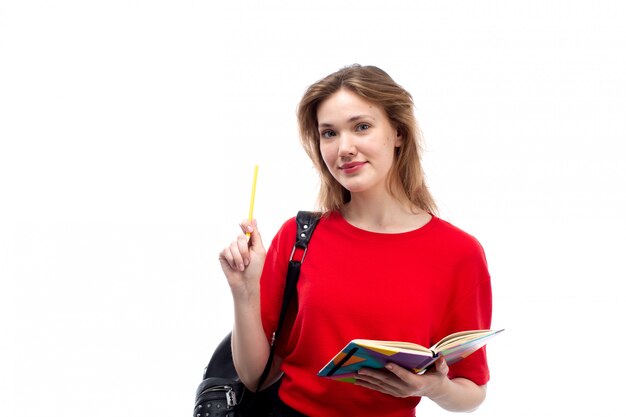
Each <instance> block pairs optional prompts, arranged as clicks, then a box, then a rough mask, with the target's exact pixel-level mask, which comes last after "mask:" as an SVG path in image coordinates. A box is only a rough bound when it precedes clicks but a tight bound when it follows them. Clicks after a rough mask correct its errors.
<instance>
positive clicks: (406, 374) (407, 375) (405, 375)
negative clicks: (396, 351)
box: [385, 363, 415, 383]
mask: <svg viewBox="0 0 626 417" xmlns="http://www.w3.org/2000/svg"><path fill="white" fill-rule="evenodd" d="M385 369H387V370H389V371H391V373H393V374H394V375H395V376H397V377H398V378H400V379H401V380H402V381H404V382H406V383H411V378H415V374H414V373H413V372H411V371H409V370H407V369H404V368H403V367H401V366H398V365H396V364H395V363H388V364H386V365H385Z"/></svg>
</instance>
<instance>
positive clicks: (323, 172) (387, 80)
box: [297, 64, 437, 213]
mask: <svg viewBox="0 0 626 417" xmlns="http://www.w3.org/2000/svg"><path fill="white" fill-rule="evenodd" d="M340 89H347V90H349V91H351V92H353V93H355V94H357V95H359V96H360V97H362V98H363V99H365V100H367V101H369V102H371V103H373V104H375V105H378V106H379V107H380V108H382V109H383V111H384V112H385V114H386V115H387V117H388V118H389V120H390V122H391V123H392V125H393V126H394V127H396V128H397V129H398V132H399V133H400V135H401V136H402V144H401V146H400V147H399V148H396V153H395V155H394V163H393V166H392V168H391V172H390V175H389V178H388V183H387V187H388V189H389V190H390V192H391V193H392V195H395V197H396V198H399V199H400V198H402V197H406V198H408V200H409V201H410V202H411V203H412V204H414V205H415V206H416V207H418V208H420V209H422V210H426V211H428V212H430V213H436V212H437V206H436V204H435V201H434V199H433V197H432V195H431V194H430V191H429V190H428V187H427V186H426V182H425V178H424V172H423V170H422V164H421V153H422V135H421V131H420V129H419V127H418V124H417V120H416V118H415V115H414V113H413V98H412V97H411V94H410V93H409V92H407V91H406V90H405V89H404V88H402V87H401V86H400V85H398V84H397V83H396V82H395V81H394V80H393V79H392V78H391V77H390V76H389V75H388V74H387V73H386V72H385V71H383V70H381V69H380V68H377V67H374V66H361V65H358V64H355V65H351V66H348V67H345V68H342V69H340V70H339V71H337V72H334V73H332V74H330V75H328V76H327V77H325V78H323V79H321V80H319V81H317V82H316V83H314V84H313V85H311V86H310V87H309V88H308V89H307V90H306V92H305V93H304V96H303V97H302V99H301V100H300V103H299V104H298V111H297V114H298V125H299V129H300V141H301V142H302V146H303V147H304V150H305V151H306V153H307V155H309V158H311V160H312V161H313V163H314V164H315V167H316V168H317V170H318V172H319V175H320V182H321V183H320V191H319V195H318V204H319V206H320V208H321V209H322V211H324V212H328V211H332V210H341V209H342V208H343V207H344V206H345V204H346V203H348V202H349V201H350V192H349V191H348V190H347V189H345V188H344V187H343V186H342V185H341V184H339V182H337V181H336V180H335V178H333V176H332V175H331V173H330V171H329V170H328V168H327V167H326V164H325V163H324V161H323V159H322V155H321V153H320V146H319V145H320V143H319V142H320V136H319V131H318V126H317V109H318V107H319V105H320V104H321V103H322V102H323V101H324V100H326V99H327V98H328V97H330V96H331V95H332V94H334V93H336V92H337V91H339V90H340ZM397 190H402V192H403V194H404V195H403V196H401V195H397V192H398V191H397Z"/></svg>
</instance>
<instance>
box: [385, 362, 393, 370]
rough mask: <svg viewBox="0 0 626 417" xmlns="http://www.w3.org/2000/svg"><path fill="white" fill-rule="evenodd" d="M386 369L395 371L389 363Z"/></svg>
mask: <svg viewBox="0 0 626 417" xmlns="http://www.w3.org/2000/svg"><path fill="white" fill-rule="evenodd" d="M385 368H387V369H389V370H390V371H391V370H392V369H393V366H392V365H391V364H390V363H388V364H387V365H385Z"/></svg>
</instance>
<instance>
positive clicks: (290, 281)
mask: <svg viewBox="0 0 626 417" xmlns="http://www.w3.org/2000/svg"><path fill="white" fill-rule="evenodd" d="M318 221H319V213H313V212H308V211H299V212H298V215H297V216H296V223H297V235H296V243H295V244H294V247H293V250H292V251H291V259H289V266H288V269H287V278H286V279H287V282H286V284H285V292H284V294H283V302H282V306H281V311H280V317H279V320H278V326H277V328H276V331H275V332H274V337H273V341H272V343H271V346H270V354H269V357H268V359H267V363H266V365H265V369H264V370H263V374H262V375H261V378H260V380H259V384H258V386H257V389H256V391H254V392H253V391H251V390H249V389H247V388H246V387H245V386H244V384H243V383H242V382H241V380H240V379H239V376H238V375H237V371H236V370H235V366H234V365H233V355H232V351H231V344H230V343H231V333H229V334H228V335H226V337H225V338H224V340H222V341H221V342H220V344H219V345H218V346H217V348H216V349H215V352H213V356H211V360H210V361H209V364H208V365H207V367H206V368H205V370H204V375H203V377H202V382H201V383H200V385H199V386H198V389H197V390H196V404H195V407H194V411H193V415H194V417H265V416H268V415H269V413H270V411H271V409H272V404H273V398H274V397H275V396H277V395H278V387H279V385H280V381H277V382H275V383H274V384H272V385H271V386H270V387H268V388H266V389H264V390H263V391H259V388H260V387H262V386H263V383H264V382H265V381H266V379H267V377H268V375H269V371H270V368H271V365H272V361H273V358H274V347H275V343H274V342H275V341H276V340H277V339H278V337H279V336H280V332H281V330H282V326H283V321H284V319H285V315H286V312H287V308H288V307H289V303H290V301H291V300H292V299H293V298H294V295H295V293H296V288H297V284H298V278H299V277H300V266H301V265H302V262H304V258H305V255H306V251H307V247H308V244H309V240H310V239H311V235H312V234H313V230H315V226H317V222H318ZM298 249H300V251H299V250H298ZM298 252H302V255H301V256H300V257H299V259H298V257H297V256H296V259H294V255H296V254H297V253H298Z"/></svg>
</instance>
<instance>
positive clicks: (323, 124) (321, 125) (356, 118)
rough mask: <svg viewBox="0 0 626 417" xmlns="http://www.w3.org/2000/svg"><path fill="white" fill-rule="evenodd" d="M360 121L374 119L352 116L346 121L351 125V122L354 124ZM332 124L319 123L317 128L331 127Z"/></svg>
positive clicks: (364, 116)
mask: <svg viewBox="0 0 626 417" xmlns="http://www.w3.org/2000/svg"><path fill="white" fill-rule="evenodd" d="M361 119H372V120H374V118H373V117H372V116H367V115H361V114H360V115H357V116H352V117H351V118H349V119H348V123H352V122H356V121H357V120H361ZM332 126H333V125H332V123H320V124H319V125H318V127H332Z"/></svg>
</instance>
